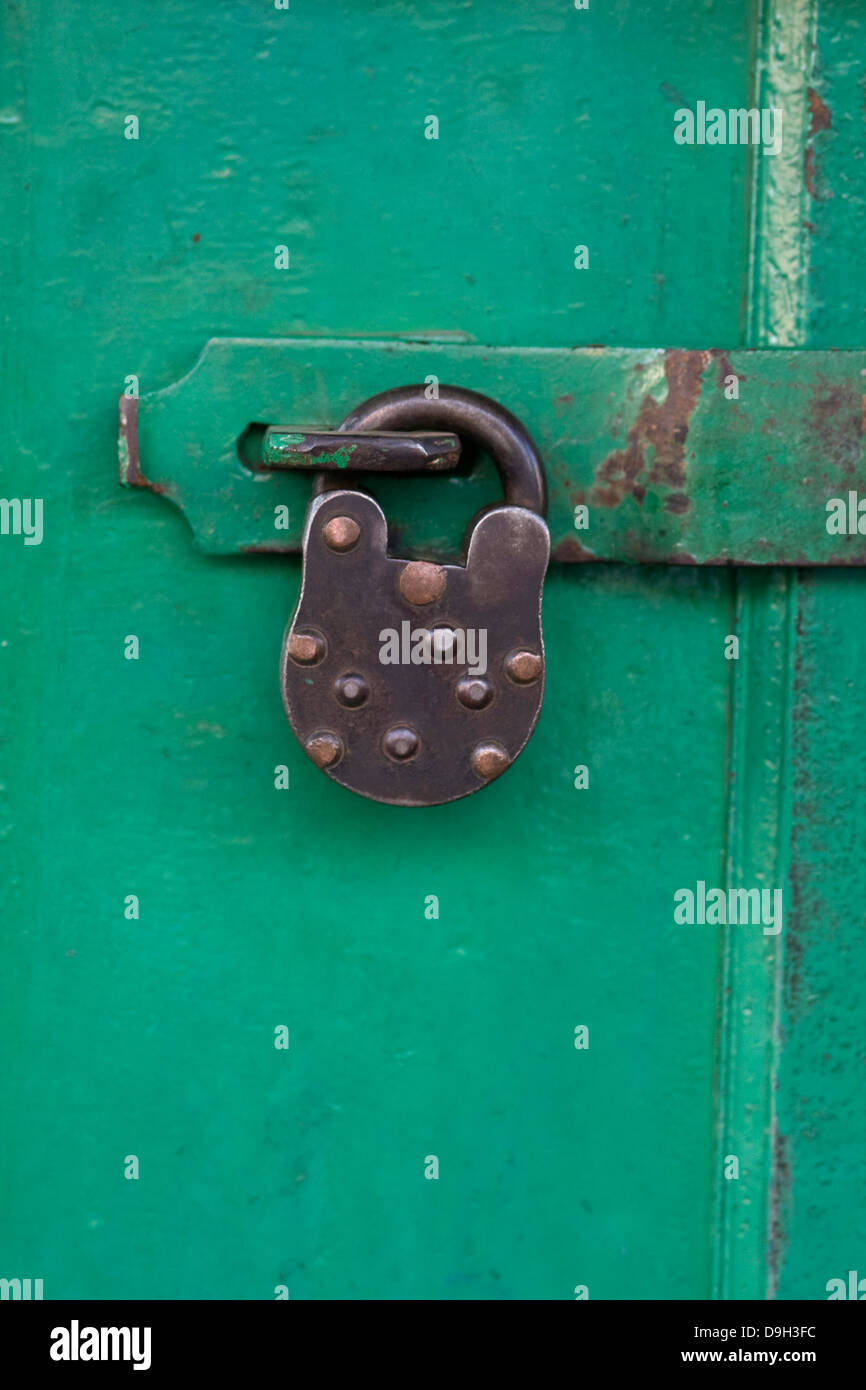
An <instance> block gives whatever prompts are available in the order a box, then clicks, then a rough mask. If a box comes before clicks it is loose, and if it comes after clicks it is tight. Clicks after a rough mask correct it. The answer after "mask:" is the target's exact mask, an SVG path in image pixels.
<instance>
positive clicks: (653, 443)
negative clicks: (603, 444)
mask: <svg viewBox="0 0 866 1390" xmlns="http://www.w3.org/2000/svg"><path fill="white" fill-rule="evenodd" d="M709 360H710V354H709V353H708V352H686V351H682V350H680V349H674V350H671V351H670V352H667V353H666V354H665V377H666V379H667V386H668V389H667V395H666V396H665V398H664V400H663V401H658V400H656V399H655V397H654V396H652V395H650V394H647V395H646V396H644V398H643V400H642V402H641V405H640V410H639V411H638V415H637V419H636V420H635V422H634V424H633V425H632V427H631V429H630V430H629V432H628V435H627V436H626V446H625V448H624V449H614V450H613V451H612V452H611V453H610V454H608V455H607V457H606V458H605V459H603V460H602V462H601V463H600V464H599V466H598V468H597V469H596V474H595V477H596V484H595V487H594V488H593V494H592V496H593V501H594V502H596V503H597V504H598V505H600V506H602V507H618V506H619V504H620V502H621V501H622V500H623V498H624V497H625V496H627V495H630V496H632V497H634V498H635V500H636V501H637V502H638V504H640V503H642V502H643V500H644V497H645V496H646V491H647V486H648V485H650V486H661V487H669V488H672V489H674V490H675V491H677V492H680V493H681V492H682V490H683V488H684V486H685V482H686V439H687V438H688V433H689V423H690V421H691V416H692V412H693V411H694V409H695V406H696V405H697V403H698V399H699V397H700V393H701V378H702V377H703V373H704V371H705V369H706V366H707V363H708V362H709ZM649 449H652V462H651V464H650V465H649V471H648V472H647V453H648V450H649ZM640 479H643V481H639V480H640ZM683 510H684V509H683Z"/></svg>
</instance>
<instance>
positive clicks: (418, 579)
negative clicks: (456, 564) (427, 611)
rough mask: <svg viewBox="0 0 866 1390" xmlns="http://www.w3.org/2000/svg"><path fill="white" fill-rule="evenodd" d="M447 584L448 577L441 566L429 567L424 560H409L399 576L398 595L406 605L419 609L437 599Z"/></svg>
mask: <svg viewBox="0 0 866 1390" xmlns="http://www.w3.org/2000/svg"><path fill="white" fill-rule="evenodd" d="M447 582H448V576H447V574H446V573H445V571H444V569H443V568H442V566H441V565H431V564H429V563H428V562H427V561H426V560H410V562H409V564H408V565H407V566H406V568H405V569H404V570H402V571H401V574H400V593H401V594H402V595H403V597H404V599H405V600H406V602H407V603H413V604H416V605H418V606H419V607H420V605H421V604H424V603H433V602H434V601H435V600H436V599H437V598H439V597H440V596H441V594H442V593H443V591H444V589H445V585H446V583H447Z"/></svg>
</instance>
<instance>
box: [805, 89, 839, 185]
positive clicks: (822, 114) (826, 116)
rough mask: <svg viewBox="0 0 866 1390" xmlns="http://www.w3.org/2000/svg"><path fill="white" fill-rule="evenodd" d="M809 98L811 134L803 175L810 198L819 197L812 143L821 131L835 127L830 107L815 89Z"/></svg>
mask: <svg viewBox="0 0 866 1390" xmlns="http://www.w3.org/2000/svg"><path fill="white" fill-rule="evenodd" d="M808 98H809V114H810V121H809V134H808V137H807V140H806V149H805V151H804V154H803V173H804V177H805V180H806V188H807V189H808V192H809V196H810V197H812V198H815V197H817V193H816V191H815V153H814V150H813V147H812V141H813V139H814V137H815V135H817V133H818V132H819V131H821V130H829V129H830V128H831V127H832V125H833V116H832V113H831V111H830V109H829V107H828V106H827V105H826V104H825V103H824V102H823V101H822V100H821V98H820V97H819V96H818V93H817V92H816V91H815V90H814V88H812V87H810V88H809V89H808Z"/></svg>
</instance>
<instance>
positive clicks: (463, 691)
mask: <svg viewBox="0 0 866 1390" xmlns="http://www.w3.org/2000/svg"><path fill="white" fill-rule="evenodd" d="M457 698H458V700H459V701H460V703H461V704H463V705H466V706H467V708H468V709H483V708H484V706H485V705H489V704H490V701H491V700H492V699H493V686H492V685H491V684H490V681H489V680H487V678H486V677H485V676H464V677H463V679H462V680H460V681H458V682H457Z"/></svg>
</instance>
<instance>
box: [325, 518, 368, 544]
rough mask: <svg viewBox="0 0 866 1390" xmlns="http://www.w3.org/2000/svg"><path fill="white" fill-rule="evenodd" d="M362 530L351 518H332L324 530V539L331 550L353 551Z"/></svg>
mask: <svg viewBox="0 0 866 1390" xmlns="http://www.w3.org/2000/svg"><path fill="white" fill-rule="evenodd" d="M360 534H361V528H360V526H359V525H358V523H357V521H355V520H354V518H353V517H351V516H332V517H331V520H330V521H329V522H327V523H326V524H325V526H323V528H322V538H323V540H324V542H325V545H328V546H330V548H331V550H351V549H352V546H353V545H354V544H355V542H356V541H357V539H358V537H359V536H360Z"/></svg>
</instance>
